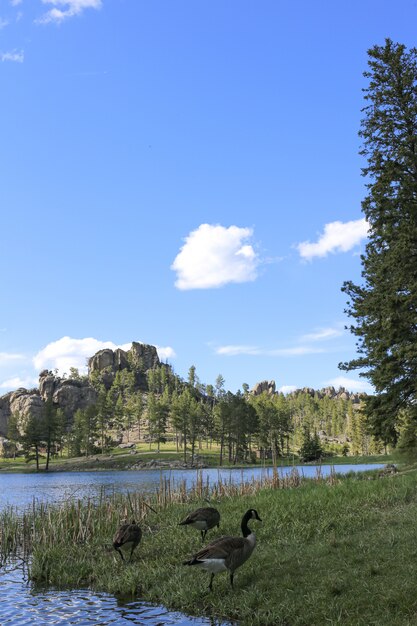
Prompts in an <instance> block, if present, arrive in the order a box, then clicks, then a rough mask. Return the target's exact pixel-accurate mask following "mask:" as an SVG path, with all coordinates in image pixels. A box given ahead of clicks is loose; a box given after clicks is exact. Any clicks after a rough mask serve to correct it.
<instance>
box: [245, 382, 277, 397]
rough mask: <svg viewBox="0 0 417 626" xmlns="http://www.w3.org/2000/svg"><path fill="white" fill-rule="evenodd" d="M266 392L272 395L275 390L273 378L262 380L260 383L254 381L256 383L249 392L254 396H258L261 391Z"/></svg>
mask: <svg viewBox="0 0 417 626" xmlns="http://www.w3.org/2000/svg"><path fill="white" fill-rule="evenodd" d="M265 391H266V392H267V393H268V394H269V395H273V394H274V393H276V392H275V380H270V381H269V382H268V381H267V380H263V381H261V382H260V383H256V385H255V386H254V387H253V388H252V389H251V391H250V392H251V394H252V395H254V396H259V395H261V393H264V392H265Z"/></svg>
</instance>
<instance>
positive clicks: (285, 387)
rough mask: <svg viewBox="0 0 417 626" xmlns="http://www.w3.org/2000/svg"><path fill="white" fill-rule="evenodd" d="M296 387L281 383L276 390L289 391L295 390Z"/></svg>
mask: <svg viewBox="0 0 417 626" xmlns="http://www.w3.org/2000/svg"><path fill="white" fill-rule="evenodd" d="M296 389H297V387H296V386H295V385H282V387H280V388H279V389H278V391H279V392H280V393H284V394H286V393H291V392H292V391H295V390H296Z"/></svg>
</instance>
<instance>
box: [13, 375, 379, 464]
mask: <svg viewBox="0 0 417 626" xmlns="http://www.w3.org/2000/svg"><path fill="white" fill-rule="evenodd" d="M71 377H73V378H77V377H78V378H79V374H78V371H77V370H74V369H72V370H71V372H70V378H71ZM146 378H147V390H146V391H143V390H140V389H138V387H137V384H136V376H135V370H134V369H124V370H120V371H118V372H117V373H116V374H115V376H114V381H113V383H112V385H111V386H110V388H109V389H107V388H106V387H105V385H104V384H103V382H102V378H101V377H100V375H94V376H93V377H90V383H91V384H93V385H94V387H95V389H96V392H97V401H96V403H95V404H93V405H90V406H88V407H86V408H84V409H78V410H77V411H76V412H75V414H74V415H73V416H68V415H65V414H64V413H63V411H62V409H59V408H57V407H55V406H54V405H53V403H52V401H51V400H48V401H46V402H44V403H43V411H42V415H41V417H40V418H39V416H37V417H35V416H33V417H29V418H26V420H23V422H22V416H19V415H17V414H15V415H12V417H11V419H10V421H9V430H8V438H9V440H10V441H11V442H13V444H14V445H15V449H16V450H17V448H18V447H19V448H21V449H22V451H23V453H24V454H25V457H26V458H27V460H35V461H36V465H37V467H38V468H39V458H40V455H41V453H42V455H44V456H45V457H46V469H48V467H49V460H50V457H51V455H52V454H55V455H57V454H58V455H66V456H68V457H78V456H82V455H85V456H90V455H92V454H98V453H105V452H108V451H109V450H110V449H111V448H112V447H114V446H115V445H117V444H118V443H120V442H121V441H122V439H124V441H127V442H129V441H132V438H133V439H134V440H135V441H141V442H144V441H145V442H147V443H148V444H149V448H150V449H152V448H154V449H155V448H156V449H157V450H158V451H159V450H160V447H161V444H163V443H165V442H167V441H170V442H171V443H172V444H173V445H174V446H175V449H176V451H177V452H178V453H181V454H182V455H183V458H184V461H190V462H191V463H194V461H195V457H196V455H197V454H198V455H200V456H201V455H204V451H205V450H206V452H208V451H209V450H212V448H213V447H214V446H215V447H216V449H218V455H219V464H220V465H222V464H224V463H226V462H227V463H228V464H236V463H239V462H256V460H257V459H266V458H268V459H271V460H272V462H273V463H277V462H278V460H279V458H281V457H283V456H288V455H292V454H295V455H298V456H300V458H301V459H302V460H314V459H318V458H320V457H322V456H324V455H325V454H327V455H331V454H345V455H348V454H351V455H358V454H363V455H366V454H373V453H377V452H380V451H381V445H380V444H378V442H377V441H376V440H375V439H374V438H373V437H372V436H371V435H370V434H369V433H368V432H367V429H366V424H365V422H364V419H363V414H362V413H361V411H360V410H359V407H358V405H357V404H356V405H355V403H354V402H353V401H352V400H349V399H343V398H330V397H327V396H324V397H321V396H320V395H319V394H318V393H315V394H314V395H312V394H311V393H307V392H301V391H298V392H296V393H292V394H289V395H284V394H282V393H275V394H268V393H267V392H264V393H262V394H260V395H253V394H251V393H250V392H249V387H248V385H245V384H244V385H242V391H240V390H239V391H238V392H237V393H232V392H230V391H227V390H226V389H225V380H224V378H223V377H222V376H221V375H219V376H218V377H217V379H216V381H215V383H214V384H213V385H211V384H208V385H203V384H202V383H201V382H200V380H199V378H198V376H197V373H196V368H195V366H194V365H193V366H191V367H190V369H189V372H188V377H187V380H183V379H181V378H180V377H179V376H177V375H176V374H175V373H174V371H173V369H172V368H171V367H170V366H168V365H165V364H164V365H161V366H160V367H157V368H155V369H152V370H148V372H147V374H146ZM22 423H23V428H22ZM19 425H20V426H19Z"/></svg>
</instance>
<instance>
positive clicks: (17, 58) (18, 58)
mask: <svg viewBox="0 0 417 626" xmlns="http://www.w3.org/2000/svg"><path fill="white" fill-rule="evenodd" d="M0 59H1V61H2V62H4V61H12V62H14V63H23V61H24V60H25V53H24V52H23V50H20V52H18V51H17V50H13V52H0Z"/></svg>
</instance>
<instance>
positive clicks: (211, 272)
mask: <svg viewBox="0 0 417 626" xmlns="http://www.w3.org/2000/svg"><path fill="white" fill-rule="evenodd" d="M252 234H253V231H252V229H251V228H239V227H238V226H230V227H228V228H226V227H224V226H220V225H212V224H201V225H200V226H199V227H198V228H197V229H196V230H194V231H192V232H191V233H190V234H189V235H188V236H187V237H186V239H185V244H184V245H183V246H182V248H181V250H180V252H179V253H178V255H177V256H176V258H175V260H174V262H173V264H172V265H171V269H172V270H174V271H175V272H176V273H177V280H176V281H175V286H176V287H177V288H178V289H181V290H186V289H211V288H213V287H221V286H223V285H226V284H227V283H244V282H248V281H253V280H255V279H256V278H257V271H256V270H257V266H258V264H259V260H258V256H257V254H256V253H255V251H254V249H253V247H252V246H251V245H250V244H249V243H247V241H248V240H249V239H250V238H251V237H252Z"/></svg>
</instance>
